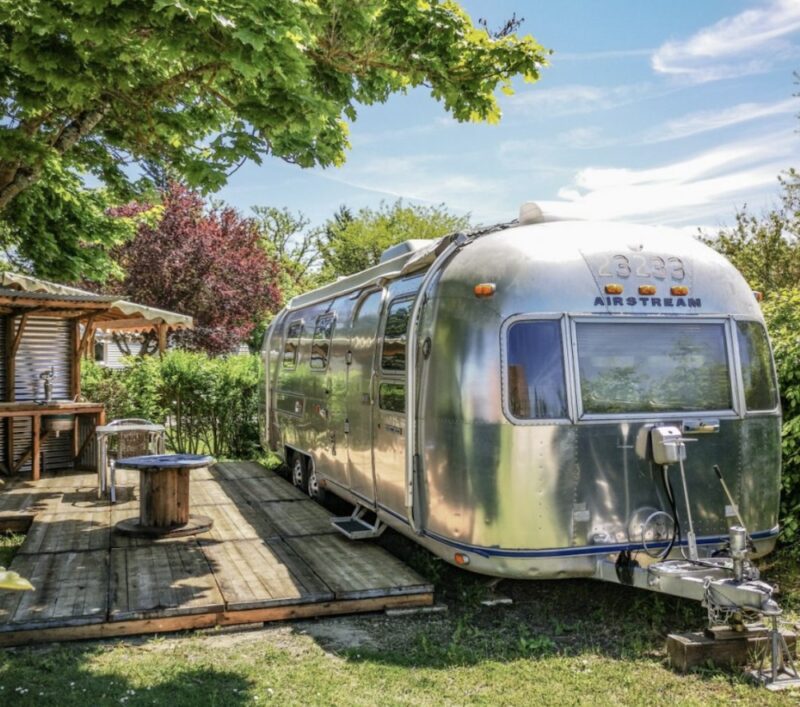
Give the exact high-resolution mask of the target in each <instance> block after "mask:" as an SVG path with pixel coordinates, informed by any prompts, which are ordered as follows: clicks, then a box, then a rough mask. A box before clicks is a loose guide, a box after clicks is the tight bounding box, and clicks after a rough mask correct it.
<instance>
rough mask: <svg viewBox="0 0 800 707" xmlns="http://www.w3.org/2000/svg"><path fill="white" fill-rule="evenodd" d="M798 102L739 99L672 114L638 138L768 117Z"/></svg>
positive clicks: (662, 138)
mask: <svg viewBox="0 0 800 707" xmlns="http://www.w3.org/2000/svg"><path fill="white" fill-rule="evenodd" d="M798 108H800V104H798V101H797V99H795V98H789V99H787V100H785V101H778V102H776V103H739V104H738V105H735V106H731V107H729V108H720V109H715V110H705V111H699V112H696V113H689V114H688V115H684V116H681V117H679V118H674V119H673V120H669V121H667V122H665V123H662V124H661V125H659V126H657V127H655V128H653V129H651V130H649V131H647V133H646V134H645V135H644V137H643V138H642V142H644V143H655V142H666V141H668V140H677V139H679V138H683V137H689V136H690V135H697V134H699V133H705V132H709V131H711V130H719V129H721V128H726V127H728V126H730V125H738V124H739V123H746V122H749V121H751V120H759V119H761V118H769V117H772V116H775V115H780V114H783V113H795V112H797V110H798Z"/></svg>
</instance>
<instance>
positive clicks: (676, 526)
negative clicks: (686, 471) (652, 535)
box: [661, 464, 681, 557]
mask: <svg viewBox="0 0 800 707" xmlns="http://www.w3.org/2000/svg"><path fill="white" fill-rule="evenodd" d="M661 478H662V480H663V482H664V490H665V491H666V492H667V500H668V501H669V507H670V510H671V511H672V539H671V540H670V541H669V545H668V546H667V550H666V552H665V553H664V557H669V553H671V552H672V548H673V547H675V542H676V541H677V542H678V544H680V540H681V524H680V522H679V521H678V509H677V508H676V506H675V494H674V492H673V490H672V482H671V481H670V480H669V467H668V466H667V465H666V464H664V465H663V466H662V467H661Z"/></svg>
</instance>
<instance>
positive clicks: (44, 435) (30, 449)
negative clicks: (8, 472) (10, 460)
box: [14, 430, 50, 474]
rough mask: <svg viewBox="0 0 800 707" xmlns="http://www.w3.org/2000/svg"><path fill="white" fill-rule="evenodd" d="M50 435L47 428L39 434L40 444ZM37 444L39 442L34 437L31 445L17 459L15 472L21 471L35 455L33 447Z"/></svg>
mask: <svg viewBox="0 0 800 707" xmlns="http://www.w3.org/2000/svg"><path fill="white" fill-rule="evenodd" d="M49 436H50V430H45V431H44V432H42V433H41V434H40V435H39V441H38V444H40V445H41V443H42V442H44V441H45V440H46V439H47V438H48V437H49ZM35 444H37V442H36V440H35V439H34V440H32V441H31V446H30V447H28V448H27V449H26V450H25V453H24V454H23V455H22V456H21V457H20V458H19V459H17V462H16V463H15V464H14V473H15V474H17V473H19V470H20V469H21V468H22V467H23V466H24V464H25V462H26V461H28V459H30V458H31V456H32V455H33V447H34V445H35Z"/></svg>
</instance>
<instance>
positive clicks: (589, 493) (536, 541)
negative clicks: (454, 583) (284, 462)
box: [265, 222, 780, 577]
mask: <svg viewBox="0 0 800 707" xmlns="http://www.w3.org/2000/svg"><path fill="white" fill-rule="evenodd" d="M631 243H635V244H636V248H635V249H632V248H631V247H629V244H631ZM443 254H446V255H445V256H443ZM435 258H439V260H437V261H436V262H437V263H438V265H439V266H441V269H440V270H437V271H436V272H433V271H428V270H426V268H429V267H430V264H431V263H432V262H434V259H435ZM437 267H438V266H437ZM408 270H411V271H413V273H412V274H411V275H410V276H409V275H404V274H403V273H404V272H408ZM423 276H425V281H424V287H421V286H422V285H423V279H422V278H423ZM475 283H496V285H497V286H496V290H495V291H494V293H493V296H492V297H486V298H476V297H475V293H474V287H475ZM614 283H619V284H621V285H622V286H623V290H624V292H623V293H622V294H620V295H613V294H607V293H606V292H605V287H606V285H609V284H614ZM640 288H644V291H645V292H646V293H647V294H639V293H640ZM682 288H687V293H688V294H686V295H682V294H674V293H671V289H675V291H676V292H679V293H682V292H683V291H684V290H683V289H682ZM334 318H335V322H336V324H335V327H334V328H333V331H332V337H331V339H330V345H329V350H327V351H326V352H324V353H325V357H326V358H327V359H328V368H327V369H326V370H325V371H318V370H313V369H312V361H314V360H316V358H314V357H315V356H320V357H321V356H322V351H321V345H320V341H324V337H323V336H320V337H317V339H318V340H317V342H316V343H315V342H314V341H313V339H314V337H313V330H314V329H315V328H316V323H317V322H319V321H320V320H321V321H323V322H324V321H333V319H334ZM298 320H303V321H305V322H306V323H307V324H306V326H305V327H302V328H300V329H301V330H300V331H298V327H295V328H294V329H291V330H290V328H291V326H292V322H295V321H298ZM278 322H279V323H278V324H277V325H276V328H275V330H274V332H273V333H272V339H271V342H270V344H269V347H268V350H267V351H266V352H265V360H266V361H267V362H268V364H269V373H268V375H267V376H266V378H267V380H268V381H269V385H270V394H269V397H268V399H269V401H270V408H271V409H270V414H271V415H272V416H273V419H274V423H275V435H274V436H275V438H278V437H280V438H281V440H282V444H283V445H289V446H291V447H292V448H294V449H297V450H301V451H303V452H304V453H306V454H307V455H309V456H310V457H311V458H312V459H313V460H314V462H315V464H316V469H317V473H318V474H319V475H320V477H321V478H323V479H328V480H330V481H331V482H332V483H331V484H330V486H329V488H331V489H333V490H334V491H335V492H336V493H339V494H341V495H342V496H344V497H345V498H347V499H348V500H351V501H354V502H358V503H361V504H362V505H364V506H367V505H369V506H370V507H372V508H375V509H376V510H377V512H378V515H379V517H380V518H381V519H382V520H383V521H384V522H385V523H387V524H388V525H391V526H392V527H394V528H396V529H398V530H399V531H400V532H403V533H405V534H408V535H411V536H413V537H414V538H415V539H416V540H417V541H418V542H420V543H421V544H423V545H424V546H425V547H428V548H429V549H431V550H432V551H433V552H435V553H436V554H438V555H439V556H441V557H443V558H444V559H446V560H447V561H448V562H454V561H455V560H454V553H455V552H456V551H458V552H462V553H465V554H466V553H468V556H469V558H470V564H469V568H470V569H471V570H474V571H476V572H483V573H486V574H492V575H496V576H516V577H565V576H598V574H597V572H598V570H597V568H598V565H599V563H600V562H601V561H602V558H603V557H604V554H605V555H608V554H617V553H620V552H623V551H626V550H632V551H636V550H646V551H647V552H649V553H651V554H652V555H653V556H654V557H660V553H663V552H664V551H665V549H667V550H668V549H669V548H668V546H669V541H670V539H671V537H672V534H673V530H674V524H673V511H672V509H671V504H670V499H669V495H670V492H669V490H668V488H667V487H666V485H665V480H664V474H663V471H662V469H661V467H660V466H659V465H658V464H656V463H655V462H654V461H653V460H652V440H651V432H652V429H653V428H654V427H657V426H659V427H662V428H663V427H673V428H675V429H677V430H678V431H679V435H685V437H686V438H687V439H689V438H690V439H692V440H694V442H693V444H692V446H691V449H690V453H689V455H688V457H687V459H686V460H685V462H684V464H685V477H686V488H687V496H688V498H689V506H688V508H684V506H683V502H682V500H681V499H679V503H678V504H677V515H678V521H679V523H680V524H683V522H684V520H685V519H686V518H687V516H688V515H689V512H690V513H691V517H692V520H693V526H694V530H695V532H696V535H697V543H698V552H699V553H700V555H701V557H702V556H708V555H709V554H710V553H711V552H712V551H713V550H714V549H716V548H718V547H720V546H721V545H723V544H724V543H725V542H726V539H727V538H728V525H729V519H728V517H727V510H726V507H731V506H732V505H734V504H735V506H736V507H737V509H738V511H739V513H740V515H741V518H742V521H743V522H744V523H746V524H747V527H748V528H749V529H750V532H751V535H752V537H753V539H754V543H755V547H756V554H763V553H765V552H768V551H769V550H770V549H771V548H772V546H773V545H774V542H775V540H774V538H775V533H776V530H775V528H776V525H777V512H778V497H779V487H780V477H779V472H780V411H779V409H778V406H777V397H776V392H775V389H774V381H775V378H774V370H773V364H772V358H771V354H770V350H769V342H768V340H767V339H766V337H765V335H764V333H763V332H764V330H763V324H762V322H763V320H762V316H761V312H760V310H759V308H758V305H757V303H756V302H755V300H754V299H753V297H752V294H751V293H750V291H749V290H748V289H747V287H746V286H745V285H744V283H743V281H742V280H741V277H740V276H739V275H738V273H736V271H735V270H734V269H733V268H732V267H731V266H730V264H728V263H727V262H726V261H725V260H724V259H722V258H721V257H720V256H719V255H717V254H716V253H714V252H713V251H711V250H710V249H708V248H707V247H705V246H704V245H702V244H700V243H698V242H696V241H694V240H693V239H691V238H685V237H683V236H681V235H680V234H676V233H674V232H665V231H663V230H661V229H653V228H646V227H639V226H633V225H630V224H597V223H576V222H547V223H542V224H537V225H532V226H521V227H517V228H505V229H499V230H496V231H494V232H491V233H486V234H478V235H473V236H470V235H467V236H466V237H461V239H460V240H458V241H456V240H454V239H447V238H446V239H443V240H442V241H440V242H439V243H438V244H437V243H434V244H431V246H430V247H426V248H425V249H424V251H418V252H408V253H406V254H401V255H398V256H397V257H395V258H394V259H392V260H391V261H390V262H387V263H385V264H383V265H380V266H376V268H374V269H373V270H371V271H370V272H367V273H360V274H358V275H356V276H352V277H351V278H345V279H344V280H342V281H341V282H340V283H337V284H336V285H328V286H326V288H324V289H322V290H320V291H318V292H316V293H310V294H308V295H303V296H302V297H301V298H298V299H297V300H296V301H293V302H292V303H291V304H290V307H289V309H288V310H287V314H286V315H285V316H283V318H282V319H280V320H278ZM410 322H411V323H412V324H410V325H409V323H410ZM312 324H314V326H312ZM409 326H410V327H411V328H410V329H409V328H408V327H409ZM309 329H311V330H312V331H309ZM315 351H316V352H317V353H315ZM287 352H288V353H289V360H290V361H293V362H294V363H293V365H290V366H283V365H282V363H283V360H284V357H285V356H286V355H287ZM409 381H410V382H411V386H409ZM298 401H299V402H300V403H301V406H300V407H299V408H298V407H297V402H298ZM314 410H318V411H322V410H325V411H326V415H324V416H323V415H321V414H320V413H319V412H318V413H315V412H314ZM283 451H284V450H282V449H279V452H281V453H283ZM714 464H719V465H720V467H721V468H722V469H724V470H725V473H726V478H727V482H728V484H729V489H730V493H731V495H732V497H733V501H734V504H732V503H731V502H730V501H729V500H728V499H727V498H726V497H725V494H724V493H723V491H722V488H721V487H720V485H719V483H718V482H717V480H716V479H715V478H714V472H713V465H714ZM409 469H413V474H412V476H411V478H412V479H413V480H414V484H413V485H409ZM674 481H675V482H676V483H680V482H679V480H678V477H677V476H674ZM409 489H413V491H414V495H413V498H409V496H408V493H409ZM681 496H682V494H681ZM412 501H413V510H414V514H413V522H414V525H415V526H418V528H419V529H420V531H421V532H422V535H419V536H418V535H416V534H415V533H414V532H413V529H412V525H411V524H410V523H409V519H408V514H407V505H408V504H409V503H410V502H412ZM680 546H681V544H680V543H676V545H675V548H674V549H673V550H672V551H671V553H672V554H671V556H675V554H676V553H677V552H679V548H680ZM643 555H644V553H643Z"/></svg>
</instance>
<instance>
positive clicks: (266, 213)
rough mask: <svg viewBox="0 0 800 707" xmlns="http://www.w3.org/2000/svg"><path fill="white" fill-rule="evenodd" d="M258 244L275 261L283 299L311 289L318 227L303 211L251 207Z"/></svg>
mask: <svg viewBox="0 0 800 707" xmlns="http://www.w3.org/2000/svg"><path fill="white" fill-rule="evenodd" d="M252 210H253V213H254V214H255V223H256V227H257V228H258V232H259V236H260V240H261V244H262V246H263V247H264V249H265V250H266V251H267V253H268V254H269V255H270V257H272V258H273V259H274V260H275V261H277V263H278V265H279V268H280V273H279V282H280V290H281V295H282V297H283V301H284V302H286V301H288V300H289V299H291V298H292V297H294V296H295V295H296V294H299V293H301V292H305V291H306V290H309V289H311V288H312V287H313V286H314V284H315V282H316V279H317V277H318V275H319V272H318V270H319V262H320V255H319V249H318V245H317V244H318V239H319V236H318V230H319V229H314V228H311V229H310V228H309V227H308V226H309V224H310V223H311V222H310V221H309V220H308V218H306V216H304V215H303V214H302V213H300V212H297V213H296V214H294V213H292V212H291V211H290V210H289V209H287V208H285V207H283V208H277V207H275V206H254V207H253V209H252Z"/></svg>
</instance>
